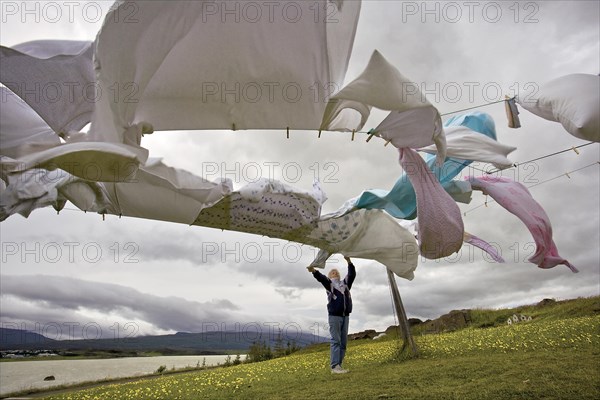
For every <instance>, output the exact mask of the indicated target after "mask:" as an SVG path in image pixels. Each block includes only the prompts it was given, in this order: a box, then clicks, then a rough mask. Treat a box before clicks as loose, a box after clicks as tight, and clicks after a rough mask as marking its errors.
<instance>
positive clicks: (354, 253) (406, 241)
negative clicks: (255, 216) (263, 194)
mask: <svg viewBox="0 0 600 400" xmlns="http://www.w3.org/2000/svg"><path fill="white" fill-rule="evenodd" d="M296 241H298V242H300V243H305V244H309V245H311V246H315V247H318V248H320V249H321V251H320V252H319V253H318V254H317V256H316V258H315V260H314V261H313V262H312V263H311V266H314V267H318V268H322V267H323V266H324V265H325V261H327V259H328V258H329V256H331V255H332V254H334V253H341V254H343V255H344V256H347V257H356V258H364V259H369V260H375V261H378V262H380V263H381V264H383V265H385V266H386V267H387V268H388V269H389V270H391V271H392V272H394V273H395V274H396V275H398V276H399V277H401V278H405V279H408V280H412V279H413V278H414V271H415V269H416V268H417V265H418V261H419V246H418V245H417V241H416V239H415V237H414V235H413V234H411V233H410V232H409V231H408V230H407V229H406V228H403V227H402V226H401V225H400V224H399V223H398V221H397V220H396V219H395V218H393V217H392V216H390V215H389V214H387V213H385V212H384V211H381V210H364V209H362V210H355V211H352V212H350V213H348V214H345V215H343V216H340V217H333V218H327V219H325V220H323V219H320V220H319V221H318V223H317V227H316V228H315V229H314V230H312V232H310V233H309V234H308V236H307V237H305V238H304V239H303V240H296Z"/></svg>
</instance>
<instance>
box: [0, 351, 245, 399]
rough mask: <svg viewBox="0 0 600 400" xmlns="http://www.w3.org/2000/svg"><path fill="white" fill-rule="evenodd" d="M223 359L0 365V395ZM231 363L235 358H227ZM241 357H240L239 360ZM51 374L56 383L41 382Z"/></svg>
mask: <svg viewBox="0 0 600 400" xmlns="http://www.w3.org/2000/svg"><path fill="white" fill-rule="evenodd" d="M226 358H227V356H226V355H225V356H159V357H125V358H111V359H102V360H42V361H12V362H0V396H1V395H5V394H7V393H12V392H16V391H20V390H25V389H29V388H36V389H38V388H47V387H52V386H58V385H64V384H73V383H80V382H91V381H97V380H100V379H112V378H125V377H130V376H142V375H148V374H151V373H153V372H155V371H156V370H157V369H158V368H159V367H160V366H161V365H164V366H166V367H167V369H171V368H175V369H179V368H185V367H195V366H196V365H198V364H199V365H202V363H203V362H204V360H206V362H205V365H207V366H209V365H217V364H219V363H221V364H223V363H224V362H225V359H226ZM231 358H232V360H233V358H235V356H231ZM243 358H244V356H242V359H243ZM50 375H53V376H54V377H55V378H56V380H54V381H44V378H45V377H47V376H50Z"/></svg>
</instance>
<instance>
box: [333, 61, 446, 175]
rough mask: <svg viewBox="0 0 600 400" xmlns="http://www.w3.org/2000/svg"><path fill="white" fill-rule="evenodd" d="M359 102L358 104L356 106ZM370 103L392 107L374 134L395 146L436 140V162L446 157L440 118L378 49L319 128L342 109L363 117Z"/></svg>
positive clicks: (417, 145)
mask: <svg viewBox="0 0 600 400" xmlns="http://www.w3.org/2000/svg"><path fill="white" fill-rule="evenodd" d="M358 105H361V106H358ZM370 107H377V108H379V109H381V110H387V111H391V112H390V114H389V115H388V116H387V118H386V119H385V120H384V121H382V123H381V124H380V125H379V126H378V127H377V128H375V134H376V135H377V136H380V137H382V138H383V139H385V140H389V141H391V143H392V144H393V145H394V146H395V147H397V148H403V147H410V148H420V147H424V146H428V145H431V144H435V146H436V148H437V150H438V158H437V160H438V164H440V165H441V164H442V163H443V162H444V159H445V150H446V141H445V138H444V131H443V129H442V119H441V116H440V114H439V112H438V111H437V109H436V108H435V107H433V105H431V103H429V101H428V100H427V98H426V97H425V95H423V93H421V91H420V90H419V88H418V86H417V85H415V84H414V83H413V82H411V81H410V80H409V79H408V78H406V77H404V76H403V75H402V74H401V73H400V71H398V69H396V67H394V66H393V65H391V64H390V63H389V62H388V61H387V60H386V59H385V58H384V57H383V56H382V55H381V53H379V52H378V51H377V50H375V51H374V52H373V54H372V55H371V59H370V60H369V63H368V65H367V67H366V68H365V70H364V71H363V72H362V73H361V74H360V75H359V76H358V78H356V79H355V80H353V81H352V82H350V83H349V84H348V85H346V86H345V87H344V88H342V90H340V91H339V92H337V93H336V94H335V95H334V96H333V97H332V99H331V101H330V105H329V107H328V108H327V109H326V110H325V114H324V115H323V124H322V126H321V128H322V129H326V125H327V124H329V123H331V121H335V120H336V119H337V118H340V117H339V116H338V114H339V113H341V111H342V110H347V109H348V108H351V109H354V110H356V111H357V112H359V113H360V114H361V122H362V121H366V119H367V117H368V112H369V111H370Z"/></svg>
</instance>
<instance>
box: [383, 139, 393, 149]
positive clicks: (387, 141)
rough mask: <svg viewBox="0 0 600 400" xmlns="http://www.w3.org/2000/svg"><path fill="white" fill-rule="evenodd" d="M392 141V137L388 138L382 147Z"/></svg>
mask: <svg viewBox="0 0 600 400" xmlns="http://www.w3.org/2000/svg"><path fill="white" fill-rule="evenodd" d="M391 141H392V139H388V140H386V141H385V144H384V145H383V147H385V146H387V145H388V144H390V142H391Z"/></svg>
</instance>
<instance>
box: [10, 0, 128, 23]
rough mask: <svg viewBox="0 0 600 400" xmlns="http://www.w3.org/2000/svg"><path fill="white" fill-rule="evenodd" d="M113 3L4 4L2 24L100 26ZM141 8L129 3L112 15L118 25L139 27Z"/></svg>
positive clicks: (19, 2)
mask: <svg viewBox="0 0 600 400" xmlns="http://www.w3.org/2000/svg"><path fill="white" fill-rule="evenodd" d="M110 6H111V3H110V2H96V1H1V2H0V14H1V15H2V23H3V24H6V23H9V22H18V23H22V24H27V23H37V24H39V23H41V22H46V23H50V24H57V23H61V24H64V23H70V24H73V23H81V22H85V23H89V24H98V23H100V22H102V21H103V20H104V18H105V17H106V16H107V15H108V12H109V11H110V8H109V7H110ZM138 12H139V5H138V4H137V3H136V2H133V1H126V2H124V3H123V4H121V5H120V6H119V7H118V8H115V9H114V10H113V12H112V18H111V20H112V21H113V22H115V23H117V22H123V23H137V22H139V20H138V19H137V15H138Z"/></svg>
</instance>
